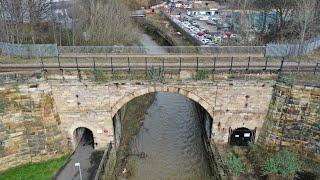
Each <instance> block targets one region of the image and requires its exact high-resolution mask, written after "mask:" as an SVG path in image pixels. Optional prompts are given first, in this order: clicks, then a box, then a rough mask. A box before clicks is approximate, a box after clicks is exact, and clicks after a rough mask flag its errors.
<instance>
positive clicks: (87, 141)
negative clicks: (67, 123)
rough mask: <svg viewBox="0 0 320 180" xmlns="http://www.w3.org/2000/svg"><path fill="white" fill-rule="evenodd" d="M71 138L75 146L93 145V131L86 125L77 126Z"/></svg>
mask: <svg viewBox="0 0 320 180" xmlns="http://www.w3.org/2000/svg"><path fill="white" fill-rule="evenodd" d="M73 139H74V142H75V147H77V146H85V145H90V146H92V148H94V147H95V142H94V136H93V131H92V130H91V129H89V128H87V127H82V126H80V127H77V128H76V129H74V130H73Z"/></svg>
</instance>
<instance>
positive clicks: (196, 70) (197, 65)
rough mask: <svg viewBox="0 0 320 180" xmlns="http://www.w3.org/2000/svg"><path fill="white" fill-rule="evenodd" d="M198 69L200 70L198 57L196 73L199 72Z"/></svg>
mask: <svg viewBox="0 0 320 180" xmlns="http://www.w3.org/2000/svg"><path fill="white" fill-rule="evenodd" d="M198 69H199V57H197V69H196V71H198Z"/></svg>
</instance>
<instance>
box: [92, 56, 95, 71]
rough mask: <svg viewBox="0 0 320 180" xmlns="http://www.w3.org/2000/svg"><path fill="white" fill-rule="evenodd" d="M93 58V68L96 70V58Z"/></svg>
mask: <svg viewBox="0 0 320 180" xmlns="http://www.w3.org/2000/svg"><path fill="white" fill-rule="evenodd" d="M92 60H93V69H94V70H96V60H95V59H94V57H92Z"/></svg>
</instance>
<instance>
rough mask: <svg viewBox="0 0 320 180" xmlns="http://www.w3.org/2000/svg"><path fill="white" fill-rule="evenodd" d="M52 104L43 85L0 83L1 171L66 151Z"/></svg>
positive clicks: (57, 116) (53, 156)
mask: <svg viewBox="0 0 320 180" xmlns="http://www.w3.org/2000/svg"><path fill="white" fill-rule="evenodd" d="M53 104H54V101H53V99H52V93H51V89H50V86H49V85H47V84H46V83H43V82H40V83H39V84H38V83H33V84H28V83H24V84H19V85H18V84H17V83H10V84H1V86H0V162H1V163H0V171H3V170H6V169H8V168H10V167H15V166H17V165H21V164H25V163H28V162H37V161H41V160H47V159H50V158H55V157H57V156H60V155H62V154H65V153H66V152H67V150H68V149H67V140H66V138H65V137H64V136H63V135H62V134H61V130H60V127H59V124H60V118H59V115H58V114H57V113H56V112H55V109H54V106H53Z"/></svg>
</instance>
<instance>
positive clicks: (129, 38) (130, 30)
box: [75, 0, 137, 45]
mask: <svg viewBox="0 0 320 180" xmlns="http://www.w3.org/2000/svg"><path fill="white" fill-rule="evenodd" d="M76 9H77V11H76V13H75V18H76V19H75V22H76V23H75V32H76V33H75V35H76V41H77V42H78V44H84V43H85V42H84V38H83V33H84V32H86V33H87V34H88V36H89V42H88V43H89V44H92V45H130V44H132V43H133V42H135V41H136V40H137V28H136V27H135V26H134V25H133V22H132V20H131V18H130V16H131V14H130V11H129V10H128V8H127V7H126V6H125V5H124V4H122V3H121V2H120V1H118V0H91V1H90V0H78V1H77V4H76Z"/></svg>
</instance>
